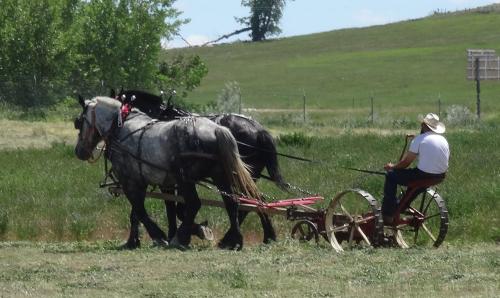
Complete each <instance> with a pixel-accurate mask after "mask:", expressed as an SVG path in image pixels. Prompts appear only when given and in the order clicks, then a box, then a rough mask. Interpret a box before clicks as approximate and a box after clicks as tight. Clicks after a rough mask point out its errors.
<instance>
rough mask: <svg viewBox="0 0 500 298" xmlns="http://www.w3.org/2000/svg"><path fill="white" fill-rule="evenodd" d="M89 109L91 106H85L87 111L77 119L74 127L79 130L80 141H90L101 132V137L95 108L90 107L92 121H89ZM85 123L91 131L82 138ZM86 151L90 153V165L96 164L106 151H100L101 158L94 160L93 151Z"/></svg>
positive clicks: (102, 149)
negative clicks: (95, 134)
mask: <svg viewBox="0 0 500 298" xmlns="http://www.w3.org/2000/svg"><path fill="white" fill-rule="evenodd" d="M88 108H89V105H86V106H85V110H84V111H83V113H82V115H80V116H79V117H78V118H76V119H75V122H74V125H75V129H78V130H79V131H80V132H79V133H78V138H79V139H80V140H89V138H90V137H91V136H92V135H94V133H95V132H96V131H97V132H99V135H101V133H100V131H99V129H98V128H97V127H96V113H95V107H93V108H92V107H90V109H91V110H90V113H91V119H90V120H89V119H88V118H87V109H88ZM84 123H87V125H88V126H89V129H87V131H86V132H85V135H84V136H83V137H82V136H81V135H82V133H81V132H82V128H83V124H84ZM83 149H84V150H85V151H87V153H90V154H89V155H90V158H89V159H88V162H89V163H94V162H96V161H97V160H99V158H100V157H101V155H102V152H103V151H104V147H103V148H101V149H100V151H101V152H100V153H99V156H98V157H97V158H94V157H93V149H92V150H89V149H88V148H83Z"/></svg>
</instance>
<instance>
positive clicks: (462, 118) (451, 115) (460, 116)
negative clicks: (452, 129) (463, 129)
mask: <svg viewBox="0 0 500 298" xmlns="http://www.w3.org/2000/svg"><path fill="white" fill-rule="evenodd" d="M445 122H446V124H450V125H456V126H458V125H463V126H467V125H472V124H474V123H476V116H475V115H474V114H473V113H472V112H471V111H470V110H469V108H467V107H464V106H460V105H452V106H449V107H448V108H446V112H445Z"/></svg>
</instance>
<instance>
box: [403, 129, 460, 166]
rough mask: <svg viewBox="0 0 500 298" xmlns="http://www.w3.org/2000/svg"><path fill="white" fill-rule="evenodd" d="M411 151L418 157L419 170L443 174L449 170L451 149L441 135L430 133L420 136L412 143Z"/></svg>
mask: <svg viewBox="0 0 500 298" xmlns="http://www.w3.org/2000/svg"><path fill="white" fill-rule="evenodd" d="M409 151H410V152H413V153H415V154H417V155H418V165H417V168H418V169H420V170H421V171H424V172H426V173H430V174H442V173H446V171H447V170H448V159H449V158H450V148H449V146H448V141H446V139H445V138H444V137H443V136H442V135H440V134H437V133H434V132H432V131H428V132H426V133H423V134H420V135H418V136H417V137H416V138H415V139H413V141H412V142H411V144H410V149H409Z"/></svg>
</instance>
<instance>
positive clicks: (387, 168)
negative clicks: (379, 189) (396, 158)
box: [384, 162, 394, 171]
mask: <svg viewBox="0 0 500 298" xmlns="http://www.w3.org/2000/svg"><path fill="white" fill-rule="evenodd" d="M393 168H394V164H393V163H392V162H388V163H386V164H385V166H384V170H386V171H390V170H392V169H393Z"/></svg>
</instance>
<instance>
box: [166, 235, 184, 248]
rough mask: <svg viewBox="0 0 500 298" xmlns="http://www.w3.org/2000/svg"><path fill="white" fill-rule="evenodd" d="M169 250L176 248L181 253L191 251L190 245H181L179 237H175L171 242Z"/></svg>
mask: <svg viewBox="0 0 500 298" xmlns="http://www.w3.org/2000/svg"><path fill="white" fill-rule="evenodd" d="M169 248H176V249H178V250H180V251H186V250H188V249H189V245H184V244H181V243H180V242H179V238H177V235H175V237H174V238H172V240H171V241H170V245H169Z"/></svg>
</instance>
